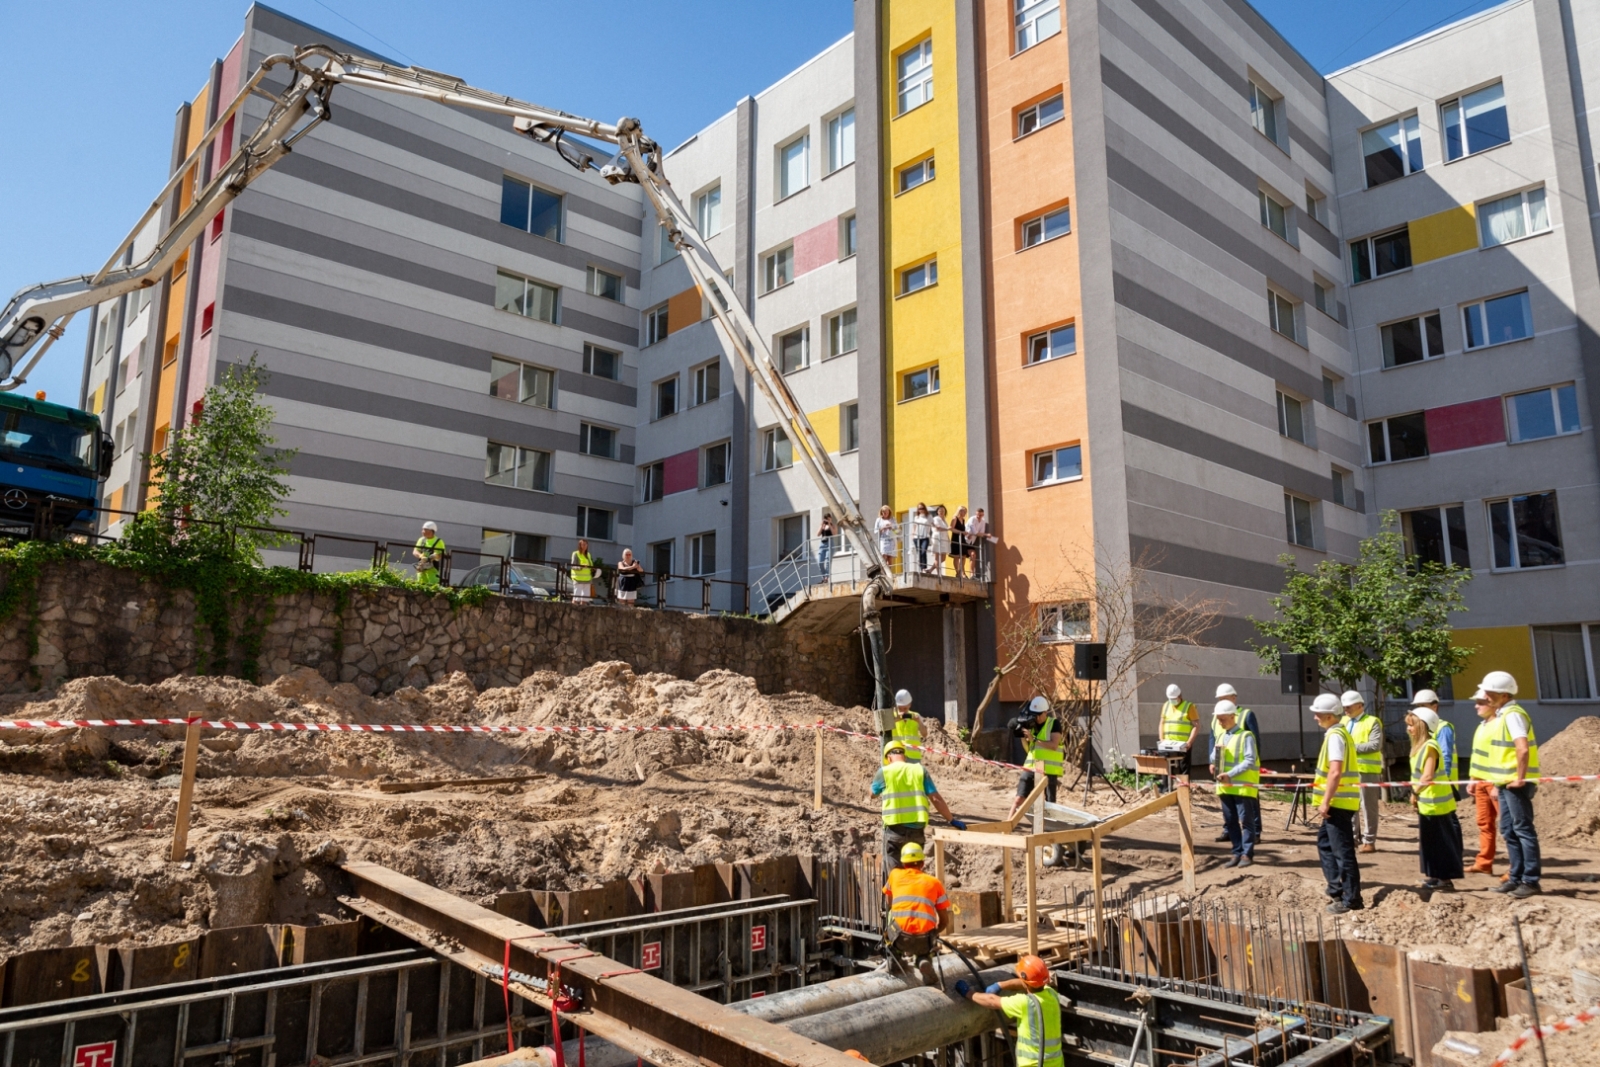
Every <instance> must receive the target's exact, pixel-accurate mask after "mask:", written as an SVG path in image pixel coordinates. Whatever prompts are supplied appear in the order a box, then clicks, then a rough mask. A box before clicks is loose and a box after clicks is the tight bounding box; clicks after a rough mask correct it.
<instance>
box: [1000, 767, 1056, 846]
mask: <svg viewBox="0 0 1600 1067" xmlns="http://www.w3.org/2000/svg"><path fill="white" fill-rule="evenodd" d="M1035 777H1037V778H1038V779H1039V781H1038V782H1037V783H1036V784H1035V785H1034V787H1033V792H1031V793H1029V794H1028V796H1027V798H1026V799H1024V800H1023V802H1022V804H1021V806H1020V807H1018V808H1017V813H1016V814H1015V815H1012V816H1010V817H1009V818H1007V819H1005V820H1003V821H1002V822H1001V823H1000V825H1001V826H1004V827H1005V828H1006V832H1007V833H1010V832H1011V831H1012V830H1015V829H1016V828H1017V823H1019V822H1021V821H1022V820H1023V819H1025V818H1027V817H1028V813H1029V812H1031V811H1032V810H1033V802H1034V801H1036V800H1038V799H1039V798H1040V797H1041V796H1043V795H1044V788H1045V786H1046V785H1047V784H1048V782H1049V779H1048V777H1047V776H1045V775H1043V774H1040V775H1036V776H1035Z"/></svg>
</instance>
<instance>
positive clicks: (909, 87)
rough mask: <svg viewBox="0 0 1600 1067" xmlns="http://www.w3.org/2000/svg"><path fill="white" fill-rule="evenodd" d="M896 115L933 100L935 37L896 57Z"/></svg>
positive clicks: (925, 39)
mask: <svg viewBox="0 0 1600 1067" xmlns="http://www.w3.org/2000/svg"><path fill="white" fill-rule="evenodd" d="M894 65H895V105H896V106H895V114H896V115H897V116H898V115H905V114H908V113H910V112H912V111H915V110H916V109H917V108H919V107H921V106H922V105H923V104H926V103H928V101H930V100H932V99H933V37H932V36H931V35H930V36H928V37H924V38H923V39H922V40H920V41H918V42H917V43H916V44H914V45H912V46H911V47H910V48H907V49H905V50H904V51H903V52H900V53H899V54H897V55H896V56H895V57H894Z"/></svg>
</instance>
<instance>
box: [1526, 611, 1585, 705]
mask: <svg viewBox="0 0 1600 1067" xmlns="http://www.w3.org/2000/svg"><path fill="white" fill-rule="evenodd" d="M1565 625H1566V626H1569V627H1570V626H1576V627H1578V637H1579V640H1581V641H1582V642H1583V665H1584V668H1585V674H1587V676H1588V677H1587V678H1585V679H1584V680H1585V681H1586V682H1587V683H1588V686H1589V691H1588V693H1587V694H1585V695H1584V696H1578V697H1558V696H1547V695H1546V694H1547V693H1554V692H1558V691H1559V690H1557V689H1556V688H1555V687H1554V686H1552V685H1549V684H1547V683H1548V679H1547V678H1546V677H1545V673H1544V671H1543V670H1542V669H1541V661H1540V657H1539V631H1541V630H1545V631H1549V630H1553V629H1556V626H1554V625H1550V626H1530V627H1528V643H1529V645H1530V646H1531V647H1532V648H1533V674H1534V678H1535V679H1536V681H1537V683H1538V686H1539V703H1541V704H1588V703H1592V702H1593V701H1594V699H1595V694H1596V693H1600V675H1597V674H1596V666H1597V665H1596V658H1597V657H1596V649H1595V642H1596V641H1600V623H1594V622H1579V623H1566V624H1565Z"/></svg>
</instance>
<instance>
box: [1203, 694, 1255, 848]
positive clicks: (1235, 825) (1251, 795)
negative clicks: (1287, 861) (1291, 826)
mask: <svg viewBox="0 0 1600 1067" xmlns="http://www.w3.org/2000/svg"><path fill="white" fill-rule="evenodd" d="M1216 719H1217V725H1218V726H1220V727H1222V737H1221V738H1219V739H1218V741H1217V743H1216V745H1215V746H1214V747H1213V749H1212V753H1213V755H1212V758H1213V760H1215V762H1214V763H1212V765H1211V777H1212V778H1214V779H1216V782H1217V799H1218V800H1220V801H1222V826H1223V829H1224V830H1225V831H1226V832H1227V834H1228V841H1229V843H1230V844H1232V845H1233V855H1232V856H1229V857H1228V859H1227V860H1226V861H1225V862H1224V863H1223V864H1222V865H1223V866H1224V867H1248V866H1250V864H1251V863H1253V862H1255V861H1254V858H1253V857H1254V854H1255V850H1256V819H1257V816H1258V815H1259V814H1260V808H1261V798H1260V784H1261V760H1260V758H1259V757H1258V756H1257V755H1256V739H1255V735H1254V734H1252V733H1251V732H1250V731H1249V730H1246V729H1244V728H1243V727H1242V726H1240V725H1239V721H1238V709H1237V708H1235V706H1234V703H1233V701H1231V700H1224V701H1222V702H1220V703H1219V704H1218V705H1217V711H1216Z"/></svg>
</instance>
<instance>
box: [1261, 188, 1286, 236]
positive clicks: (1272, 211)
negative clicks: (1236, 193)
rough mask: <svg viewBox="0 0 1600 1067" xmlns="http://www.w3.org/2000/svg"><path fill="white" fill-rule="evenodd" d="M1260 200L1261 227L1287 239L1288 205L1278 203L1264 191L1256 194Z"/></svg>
mask: <svg viewBox="0 0 1600 1067" xmlns="http://www.w3.org/2000/svg"><path fill="white" fill-rule="evenodd" d="M1256 195H1257V196H1258V197H1260V199H1261V225H1263V226H1265V227H1266V228H1267V229H1269V230H1271V231H1272V232H1273V233H1275V234H1277V235H1278V236H1279V237H1282V238H1283V239H1284V240H1285V241H1287V240H1288V239H1289V205H1288V204H1285V203H1282V202H1280V201H1279V200H1278V199H1277V198H1276V197H1274V196H1270V195H1268V194H1267V192H1266V191H1265V190H1261V191H1258V192H1257V194H1256Z"/></svg>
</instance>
